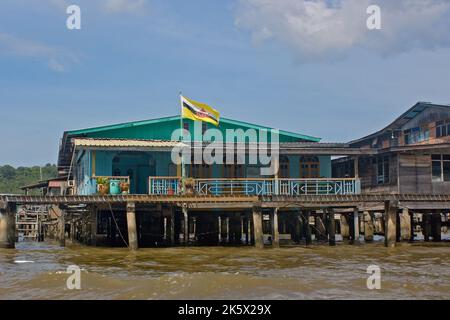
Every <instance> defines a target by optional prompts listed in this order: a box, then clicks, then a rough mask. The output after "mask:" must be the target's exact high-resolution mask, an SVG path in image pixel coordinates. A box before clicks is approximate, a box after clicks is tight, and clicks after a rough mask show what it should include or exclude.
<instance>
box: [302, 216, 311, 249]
mask: <svg viewBox="0 0 450 320" xmlns="http://www.w3.org/2000/svg"><path fill="white" fill-rule="evenodd" d="M310 216H311V212H310V211H304V219H305V220H304V229H305V240H306V245H310V244H311V243H312V237H311V226H310V225H309V217H310Z"/></svg>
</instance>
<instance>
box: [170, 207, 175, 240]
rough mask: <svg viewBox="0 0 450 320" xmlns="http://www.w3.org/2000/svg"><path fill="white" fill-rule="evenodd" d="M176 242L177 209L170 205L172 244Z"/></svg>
mask: <svg viewBox="0 0 450 320" xmlns="http://www.w3.org/2000/svg"><path fill="white" fill-rule="evenodd" d="M174 244H175V209H174V207H173V206H171V207H170V245H172V246H173V245H174Z"/></svg>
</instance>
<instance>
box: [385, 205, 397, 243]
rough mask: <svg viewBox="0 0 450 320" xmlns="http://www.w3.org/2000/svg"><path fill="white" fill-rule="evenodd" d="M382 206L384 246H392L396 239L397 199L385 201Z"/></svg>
mask: <svg viewBox="0 0 450 320" xmlns="http://www.w3.org/2000/svg"><path fill="white" fill-rule="evenodd" d="M384 208H385V210H384V215H385V217H384V223H385V226H384V244H385V246H386V247H391V248H393V247H395V242H396V240H397V234H396V233H397V226H396V224H397V211H398V201H386V202H385V204H384Z"/></svg>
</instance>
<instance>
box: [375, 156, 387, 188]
mask: <svg viewBox="0 0 450 320" xmlns="http://www.w3.org/2000/svg"><path fill="white" fill-rule="evenodd" d="M377 183H378V184H386V183H389V157H378V158H377Z"/></svg>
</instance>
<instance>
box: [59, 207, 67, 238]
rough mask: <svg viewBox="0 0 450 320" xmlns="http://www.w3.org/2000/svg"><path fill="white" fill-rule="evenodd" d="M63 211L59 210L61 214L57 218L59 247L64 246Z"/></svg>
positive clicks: (64, 227) (64, 225)
mask: <svg viewBox="0 0 450 320" xmlns="http://www.w3.org/2000/svg"><path fill="white" fill-rule="evenodd" d="M65 214H66V212H65V210H61V213H60V215H59V217H58V242H59V245H60V246H61V247H65V246H66V218H65Z"/></svg>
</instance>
